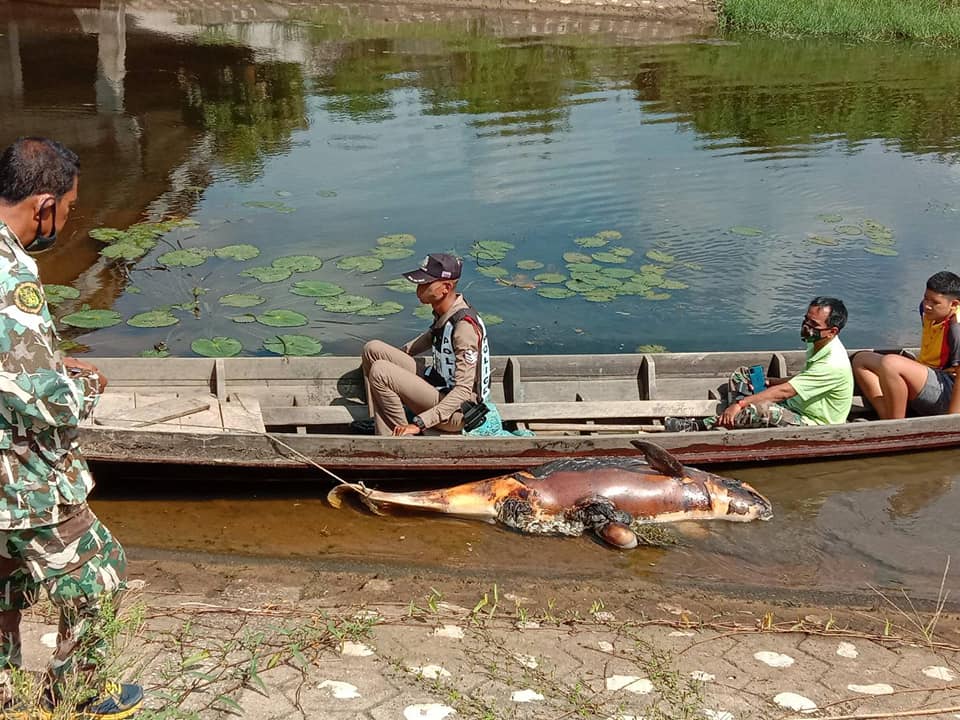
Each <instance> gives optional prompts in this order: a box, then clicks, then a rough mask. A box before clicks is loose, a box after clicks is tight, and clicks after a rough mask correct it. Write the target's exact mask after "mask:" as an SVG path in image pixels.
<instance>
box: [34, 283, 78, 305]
mask: <svg viewBox="0 0 960 720" xmlns="http://www.w3.org/2000/svg"><path fill="white" fill-rule="evenodd" d="M43 294H44V295H45V296H46V298H47V304H49V305H59V304H60V303H62V302H63V301H64V300H76V299H77V298H78V297H80V291H79V290H77V289H76V288H75V287H71V286H69V285H54V284H50V285H44V286H43Z"/></svg>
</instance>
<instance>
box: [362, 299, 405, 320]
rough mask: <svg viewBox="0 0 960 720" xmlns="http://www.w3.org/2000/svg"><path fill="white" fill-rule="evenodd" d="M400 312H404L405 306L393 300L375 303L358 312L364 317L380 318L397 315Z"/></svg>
mask: <svg viewBox="0 0 960 720" xmlns="http://www.w3.org/2000/svg"><path fill="white" fill-rule="evenodd" d="M398 312H403V305H401V304H400V303H398V302H393V301H392V300H387V301H386V302H382V303H374V304H373V305H368V306H367V307H365V308H363V309H361V310H357V315H362V316H363V317H380V316H382V315H396V314H397V313H398Z"/></svg>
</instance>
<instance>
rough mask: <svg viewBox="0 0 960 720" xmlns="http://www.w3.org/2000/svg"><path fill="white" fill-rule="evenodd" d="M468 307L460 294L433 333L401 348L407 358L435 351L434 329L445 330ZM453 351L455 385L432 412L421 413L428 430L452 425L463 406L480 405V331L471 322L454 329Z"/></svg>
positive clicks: (419, 336)
mask: <svg viewBox="0 0 960 720" xmlns="http://www.w3.org/2000/svg"><path fill="white" fill-rule="evenodd" d="M468 307H470V306H469V305H467V301H466V300H464V299H463V296H462V295H457V299H456V300H455V301H454V303H453V305H451V306H450V309H449V310H447V312H445V313H444V314H443V315H441V316H440V317H435V318H434V321H433V325H432V326H431V329H430V330H427V331H426V332H425V333H423V334H422V335H418V336H417V337H415V338H414V339H413V340H411V341H410V342H408V343H407V344H406V345H404V346H403V347H402V348H401V349H402V350H403V351H404V352H405V353H407V354H408V355H412V356H416V355H420V354H421V353H425V352H430V351H432V349H433V334H432V330H433V328H442V327H443V326H444V324H446V322H447V320H448V319H449V318H450V317H451V316H452V315H453V314H454V313H456V312H459V311H460V310H466V309H467V308H468ZM453 352H454V355H455V356H456V370H455V371H454V386H453V388H452V389H451V390H450V392H448V393H447V394H446V395H444V396H442V397H441V398H440V402H439V403H437V404H436V405H435V406H434V407H432V408H430V409H429V410H425V411H423V412H422V413H420V419H421V420H423V424H424V425H425V426H426V427H428V428H429V427H433V426H434V425H439V424H440V423H444V422H450V418H451V417H453V414H454V413H456V412H458V411H459V410H460V406H461V405H462V404H463V403H464V402H466V401H467V400H470V401H471V402H477V393H476V382H477V369H478V367H477V366H478V364H479V363H480V335H479V333H478V332H477V329H476V328H475V327H474V326H473V325H471V324H470V323H469V322H466V321H464V322H459V323H457V326H456V327H455V328H454V329H453Z"/></svg>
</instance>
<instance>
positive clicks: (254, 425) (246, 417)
mask: <svg viewBox="0 0 960 720" xmlns="http://www.w3.org/2000/svg"><path fill="white" fill-rule="evenodd" d="M220 414H221V416H222V417H223V429H224V430H226V431H227V432H255V433H262V432H266V428H265V427H264V423H263V414H262V412H261V410H260V401H259V400H258V399H257V398H255V397H253V396H252V395H238V394H236V393H231V394H230V396H229V397H228V398H227V402H225V403H220Z"/></svg>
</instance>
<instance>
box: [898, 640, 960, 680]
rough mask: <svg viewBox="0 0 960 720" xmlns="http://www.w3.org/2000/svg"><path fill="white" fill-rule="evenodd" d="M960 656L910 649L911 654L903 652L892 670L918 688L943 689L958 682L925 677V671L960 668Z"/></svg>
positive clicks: (926, 649) (923, 649) (922, 649)
mask: <svg viewBox="0 0 960 720" xmlns="http://www.w3.org/2000/svg"><path fill="white" fill-rule="evenodd" d="M958 662H960V655H958V654H957V653H948V652H934V651H932V650H930V649H929V648H920V647H917V648H910V649H909V652H902V653H901V654H900V659H899V660H898V661H897V663H896V665H894V666H893V668H892V670H893V672H894V673H896V674H897V675H900V676H901V677H902V678H904V680H906V681H907V682H908V683H910V684H912V685H914V686H917V687H928V688H942V687H943V686H944V685H949V684H955V683H956V681H953V683H950V682H949V681H944V680H939V679H937V678H932V677H930V676H928V675H925V674H924V672H923V669H924V668H926V667H931V666H935V667H940V666H944V667H953V668H956V667H958ZM957 674H958V675H960V673H957Z"/></svg>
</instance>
